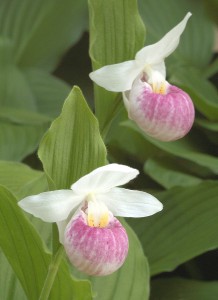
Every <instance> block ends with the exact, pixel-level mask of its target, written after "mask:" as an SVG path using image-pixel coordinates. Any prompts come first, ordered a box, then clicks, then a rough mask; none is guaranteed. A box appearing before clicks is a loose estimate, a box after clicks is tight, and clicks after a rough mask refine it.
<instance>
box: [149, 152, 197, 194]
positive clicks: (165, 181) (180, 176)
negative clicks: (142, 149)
mask: <svg viewBox="0 0 218 300" xmlns="http://www.w3.org/2000/svg"><path fill="white" fill-rule="evenodd" d="M144 170H145V172H146V174H148V175H149V176H150V177H151V178H152V179H154V180H155V181H157V182H158V183H159V184H161V185H162V186H163V187H165V188H166V189H169V188H172V187H174V186H184V187H187V186H190V185H195V184H198V183H200V182H201V179H200V178H198V177H195V176H192V175H189V174H186V173H184V172H183V171H182V170H181V168H179V166H178V165H177V166H176V165H175V162H174V161H173V160H172V159H171V160H166V159H164V160H163V159H157V158H156V159H148V160H147V161H146V163H145V165H144Z"/></svg>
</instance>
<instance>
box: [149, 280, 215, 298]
mask: <svg viewBox="0 0 218 300" xmlns="http://www.w3.org/2000/svg"><path fill="white" fill-rule="evenodd" d="M151 291H152V294H151V300H166V299H167V300H177V299H184V300H217V295H218V282H217V281H214V282H206V281H195V280H187V279H181V278H172V279H159V280H154V282H153V283H152V289H151Z"/></svg>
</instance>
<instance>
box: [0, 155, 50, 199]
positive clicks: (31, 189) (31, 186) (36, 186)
mask: <svg viewBox="0 0 218 300" xmlns="http://www.w3.org/2000/svg"><path fill="white" fill-rule="evenodd" d="M46 184H47V182H46V178H45V175H44V173H43V172H41V171H36V170H33V169H31V168H30V167H28V166H27V165H25V164H22V163H18V162H12V161H0V185H3V186H5V187H6V188H7V189H8V190H10V191H11V192H12V193H13V194H14V195H15V196H16V197H18V198H22V197H26V196H28V195H31V194H35V193H37V192H38V193H39V192H42V191H44V190H46V188H47V186H46Z"/></svg>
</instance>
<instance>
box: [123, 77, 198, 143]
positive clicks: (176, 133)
mask: <svg viewBox="0 0 218 300" xmlns="http://www.w3.org/2000/svg"><path fill="white" fill-rule="evenodd" d="M164 84H165V86H164V88H162V86H161V90H160V92H154V90H153V89H152V86H151V85H150V84H148V83H147V82H145V81H142V80H136V81H135V82H134V84H133V86H132V89H131V91H130V92H129V93H128V94H127V93H125V94H124V98H126V99H124V101H125V105H126V107H127V110H128V113H129V118H130V119H132V120H133V121H135V122H136V123H137V125H138V126H139V127H140V128H141V129H142V130H143V131H144V132H145V133H146V134H148V135H149V136H152V137H154V138H156V139H157V140H160V141H166V142H167V141H173V140H177V139H180V138H182V137H183V136H185V135H186V134H187V133H188V132H189V130H190V129H191V127H192V125H193V122H194V116H195V111H194V106H193V103H192V100H191V98H190V97H189V95H188V94H187V93H185V92H184V91H183V90H181V89H179V88H178V87H176V86H173V85H170V84H169V83H167V82H166V81H165V83H164Z"/></svg>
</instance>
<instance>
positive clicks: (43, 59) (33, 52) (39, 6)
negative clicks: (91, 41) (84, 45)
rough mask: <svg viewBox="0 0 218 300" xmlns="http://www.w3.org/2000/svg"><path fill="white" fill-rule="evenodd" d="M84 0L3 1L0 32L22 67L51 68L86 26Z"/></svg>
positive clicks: (0, 11)
mask: <svg viewBox="0 0 218 300" xmlns="http://www.w3.org/2000/svg"><path fill="white" fill-rule="evenodd" d="M85 13H86V1H84V0H81V1H71V0H64V1H58V0H55V1H54V0H48V1H43V0H39V1H29V0H11V1H7V0H3V1H1V3H0V35H2V36H4V37H8V38H10V39H11V40H12V41H13V44H14V50H15V52H14V54H15V59H16V62H17V63H18V64H19V65H20V66H22V67H29V66H31V67H33V66H34V67H39V68H41V69H44V70H48V71H51V70H53V69H54V67H55V66H56V64H57V62H58V61H59V59H60V57H61V56H62V55H63V53H64V52H65V51H66V50H67V49H68V48H69V47H70V45H72V44H73V43H75V42H76V41H77V40H78V38H79V37H80V35H81V33H82V31H83V29H84V27H85V26H86V19H85V17H86V14H85Z"/></svg>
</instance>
